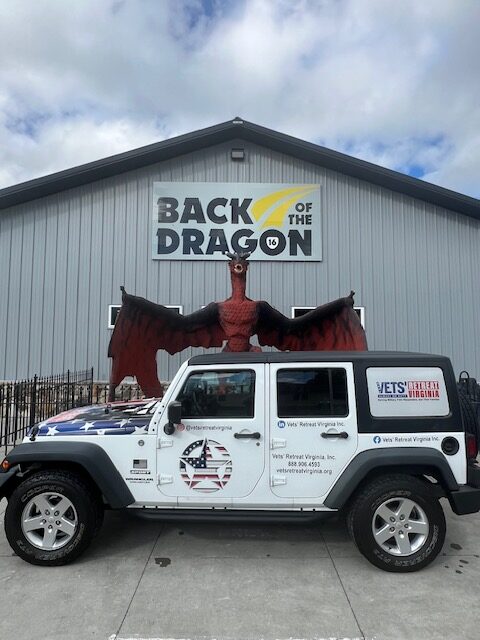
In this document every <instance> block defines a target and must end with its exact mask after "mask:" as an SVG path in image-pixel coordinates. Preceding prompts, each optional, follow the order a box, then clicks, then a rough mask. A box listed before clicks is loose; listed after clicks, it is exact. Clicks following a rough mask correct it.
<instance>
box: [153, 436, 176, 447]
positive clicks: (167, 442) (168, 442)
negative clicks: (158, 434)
mask: <svg viewBox="0 0 480 640" xmlns="http://www.w3.org/2000/svg"><path fill="white" fill-rule="evenodd" d="M166 447H173V439H172V438H159V439H158V440H157V449H165V448H166Z"/></svg>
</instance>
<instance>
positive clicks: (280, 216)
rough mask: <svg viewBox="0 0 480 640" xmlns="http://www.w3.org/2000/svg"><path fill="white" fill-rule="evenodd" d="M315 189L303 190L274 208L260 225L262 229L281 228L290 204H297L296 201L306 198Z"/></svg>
mask: <svg viewBox="0 0 480 640" xmlns="http://www.w3.org/2000/svg"><path fill="white" fill-rule="evenodd" d="M316 188H317V187H310V188H308V189H304V190H303V191H300V192H299V193H297V194H295V195H294V196H293V198H289V199H288V200H286V201H285V202H283V203H282V204H281V205H279V206H278V207H276V208H275V209H274V210H273V211H272V213H271V214H270V215H269V216H268V218H267V219H266V220H265V222H264V223H263V224H262V229H265V227H281V226H282V225H283V221H284V219H285V216H286V215H287V211H288V210H289V209H290V207H291V206H292V204H293V203H294V202H297V200H299V199H300V198H302V197H303V196H306V195H308V194H309V193H312V191H315V189H316Z"/></svg>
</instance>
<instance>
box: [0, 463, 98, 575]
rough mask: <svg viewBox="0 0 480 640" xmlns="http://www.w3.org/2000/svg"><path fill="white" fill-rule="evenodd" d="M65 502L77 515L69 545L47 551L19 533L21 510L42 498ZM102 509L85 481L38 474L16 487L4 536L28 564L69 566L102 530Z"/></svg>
mask: <svg viewBox="0 0 480 640" xmlns="http://www.w3.org/2000/svg"><path fill="white" fill-rule="evenodd" d="M49 493H51V494H58V495H60V496H64V497H65V498H67V499H68V500H69V501H70V502H71V504H72V505H73V507H74V509H75V511H76V521H77V524H76V527H75V531H74V533H73V534H72V535H71V538H70V539H69V540H68V543H67V544H65V545H64V546H62V547H60V548H58V549H52V550H46V549H41V548H38V547H37V546H35V545H34V544H32V543H31V542H30V541H29V540H28V538H27V537H26V535H25V533H24V531H23V529H22V516H23V512H24V509H25V508H26V506H27V505H28V504H29V503H30V501H31V500H32V498H35V497H37V496H41V494H49ZM102 519H103V505H101V503H100V501H99V498H98V496H97V495H95V493H94V492H93V491H92V490H91V488H90V487H89V486H88V484H86V483H85V482H84V480H83V479H82V478H81V477H80V476H78V475H76V474H74V473H70V472H68V471H51V470H45V471H39V472H37V473H35V474H33V475H31V476H29V477H28V478H27V479H26V480H24V481H23V482H22V483H21V484H19V485H18V487H16V489H15V490H14V491H13V492H12V494H11V496H10V499H9V501H8V504H7V509H6V512H5V533H6V536H7V540H8V542H9V544H10V546H11V547H12V549H13V551H14V552H15V553H16V554H17V555H18V556H19V557H20V558H22V559H23V560H26V561H27V562H30V563H31V564H36V565H42V566H49V567H55V566H59V565H64V564H68V563H69V562H72V561H73V560H75V559H76V558H78V556H79V555H80V554H81V553H83V552H84V551H85V549H86V548H87V547H88V545H89V544H90V543H91V541H92V539H93V537H94V536H95V534H96V533H98V530H99V529H100V527H101V523H102Z"/></svg>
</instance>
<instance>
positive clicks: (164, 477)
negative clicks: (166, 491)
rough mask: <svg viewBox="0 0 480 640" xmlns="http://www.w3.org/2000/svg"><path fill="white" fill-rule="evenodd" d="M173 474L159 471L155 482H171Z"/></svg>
mask: <svg viewBox="0 0 480 640" xmlns="http://www.w3.org/2000/svg"><path fill="white" fill-rule="evenodd" d="M172 483H173V476H170V475H168V474H166V473H159V474H158V476H157V484H172Z"/></svg>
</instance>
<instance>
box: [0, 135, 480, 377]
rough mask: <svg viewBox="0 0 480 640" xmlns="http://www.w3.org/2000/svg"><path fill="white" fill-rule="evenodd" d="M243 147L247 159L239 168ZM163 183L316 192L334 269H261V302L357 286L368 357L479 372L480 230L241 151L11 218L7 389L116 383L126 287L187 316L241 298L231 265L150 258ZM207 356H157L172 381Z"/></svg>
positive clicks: (390, 195)
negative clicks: (36, 380) (115, 344)
mask: <svg viewBox="0 0 480 640" xmlns="http://www.w3.org/2000/svg"><path fill="white" fill-rule="evenodd" d="M241 145H243V146H244V147H245V149H246V161H245V162H244V163H242V162H232V161H231V160H230V159H229V151H230V149H231V148H232V147H233V146H241ZM158 180H164V181H200V182H203V181H213V182H299V183H315V182H318V183H319V184H320V185H322V201H323V211H322V229H323V256H324V259H323V262H321V263H307V262H305V263H300V262H299V263H292V262H279V263H266V262H263V263H262V262H252V263H251V265H250V270H249V275H248V294H249V295H250V297H252V298H254V299H265V300H268V301H269V302H270V303H271V304H272V305H273V306H275V307H277V308H278V309H280V310H281V311H282V312H283V313H285V314H286V315H289V314H290V308H291V306H294V305H298V306H304V305H312V306H313V305H316V304H321V303H323V302H327V301H329V300H332V299H334V298H337V297H339V296H343V295H346V294H348V293H349V292H350V289H354V290H355V291H356V297H355V301H356V304H358V305H361V306H365V309H366V330H367V337H368V340H369V346H370V348H372V349H389V350H406V351H424V352H433V353H440V354H444V355H447V356H450V357H451V358H452V360H453V364H454V368H455V370H456V371H457V372H458V371H459V370H461V369H463V368H466V369H468V370H469V371H470V372H471V373H472V374H474V375H477V376H479V375H480V345H479V344H478V342H477V339H476V327H477V318H478V317H479V315H480V296H479V295H478V294H479V291H478V270H479V265H480V255H479V254H480V242H479V241H480V222H478V221H476V220H475V219H473V218H468V217H466V216H463V215H461V214H457V213H453V212H451V211H447V210H445V209H442V208H439V207H435V206H433V205H430V204H427V203H425V202H423V201H420V200H414V199H412V198H410V197H408V196H402V195H401V194H398V193H395V192H392V191H389V190H386V189H382V188H380V187H378V186H375V185H372V184H370V183H367V182H363V181H360V180H357V179H354V178H351V177H347V176H344V175H342V174H339V173H334V172H332V171H329V170H326V169H324V168H322V167H318V166H315V165H312V164H308V163H306V162H303V161H300V160H298V159H294V158H291V157H289V156H286V155H282V154H280V153H276V152H272V151H270V150H267V149H265V148H263V147H259V146H256V145H254V144H251V143H243V142H242V141H240V140H239V141H234V142H232V143H225V144H222V145H218V146H216V147H212V148H208V149H205V150H202V151H198V152H195V153H192V154H189V155H186V156H182V157H178V158H175V159H174V160H170V161H168V162H164V163H161V164H157V165H153V166H151V167H147V168H145V169H140V170H138V171H133V172H130V173H125V174H122V175H119V176H117V177H114V178H109V179H106V180H103V181H99V182H95V183H92V184H90V185H86V186H83V187H79V188H76V189H72V190H70V191H66V192H63V193H60V194H57V195H53V196H49V197H47V198H43V199H40V200H37V201H34V202H30V203H28V204H23V205H18V206H16V207H12V208H10V209H7V210H4V211H3V212H2V213H1V214H0V273H1V278H0V300H1V301H2V303H1V305H0V379H1V378H3V379H15V378H22V377H27V376H30V375H33V374H34V373H38V374H50V373H58V372H61V371H63V370H66V369H83V368H86V367H89V366H94V368H95V375H96V377H97V378H99V379H105V380H106V379H108V375H109V362H108V358H107V355H106V354H107V347H108V341H109V339H110V335H111V331H110V330H108V329H107V312H108V305H109V304H118V303H120V289H119V287H120V285H121V284H124V285H125V287H126V289H127V291H129V292H131V293H135V294H136V295H141V296H145V297H147V298H149V299H150V300H154V301H157V302H160V303H163V304H182V305H183V307H184V313H191V312H192V311H194V310H195V309H198V308H199V307H200V306H201V305H202V304H206V303H208V302H210V301H212V300H223V299H224V298H225V297H226V296H228V295H229V294H230V284H229V277H228V271H227V267H226V263H222V262H208V261H205V262H193V261H191V262H188V261H184V262H178V261H157V260H152V259H151V257H150V255H151V212H152V182H154V181H158ZM199 351H200V350H186V351H185V352H183V353H181V354H177V355H176V356H173V357H170V356H167V355H166V354H159V358H158V361H159V373H160V376H161V378H162V379H170V378H171V377H172V375H173V374H174V373H175V371H176V369H177V367H178V365H179V363H180V362H181V361H183V360H184V359H185V358H186V357H188V356H189V355H191V353H193V352H196V353H198V352H199Z"/></svg>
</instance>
